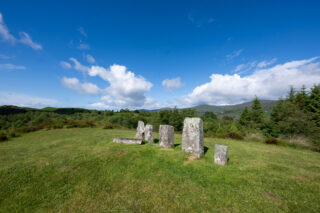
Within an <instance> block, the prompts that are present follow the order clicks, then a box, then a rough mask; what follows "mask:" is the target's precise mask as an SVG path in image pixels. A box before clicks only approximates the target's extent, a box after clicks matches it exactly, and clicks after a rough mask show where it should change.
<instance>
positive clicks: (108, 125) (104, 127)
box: [103, 123, 115, 129]
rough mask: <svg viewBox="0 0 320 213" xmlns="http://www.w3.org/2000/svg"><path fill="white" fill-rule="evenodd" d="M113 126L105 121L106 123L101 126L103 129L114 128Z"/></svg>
mask: <svg viewBox="0 0 320 213" xmlns="http://www.w3.org/2000/svg"><path fill="white" fill-rule="evenodd" d="M114 128H115V125H113V124H110V123H106V124H105V125H104V126H103V129H114Z"/></svg>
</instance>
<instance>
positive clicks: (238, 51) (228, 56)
mask: <svg viewBox="0 0 320 213" xmlns="http://www.w3.org/2000/svg"><path fill="white" fill-rule="evenodd" d="M242 52H243V49H240V50H235V51H233V52H232V53H230V54H229V55H227V56H226V57H227V59H228V60H232V59H234V58H236V57H238V56H239V55H240V54H241V53H242Z"/></svg>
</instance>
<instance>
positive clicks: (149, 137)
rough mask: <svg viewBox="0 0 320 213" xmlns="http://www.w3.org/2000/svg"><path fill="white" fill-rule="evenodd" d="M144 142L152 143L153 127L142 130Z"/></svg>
mask: <svg viewBox="0 0 320 213" xmlns="http://www.w3.org/2000/svg"><path fill="white" fill-rule="evenodd" d="M144 140H145V141H148V142H149V143H153V126H152V125H150V124H147V125H146V127H145V128H144Z"/></svg>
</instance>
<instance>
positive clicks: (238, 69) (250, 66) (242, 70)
mask: <svg viewBox="0 0 320 213" xmlns="http://www.w3.org/2000/svg"><path fill="white" fill-rule="evenodd" d="M256 65H257V61H251V62H248V63H246V64H240V65H238V66H236V68H235V69H234V71H233V72H232V73H237V74H243V73H245V72H248V71H250V70H252V69H253V68H255V67H256Z"/></svg>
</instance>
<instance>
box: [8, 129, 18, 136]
mask: <svg viewBox="0 0 320 213" xmlns="http://www.w3.org/2000/svg"><path fill="white" fill-rule="evenodd" d="M8 135H9V137H11V138H14V137H18V136H19V135H18V134H17V133H16V131H15V130H10V131H9V133H8Z"/></svg>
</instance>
